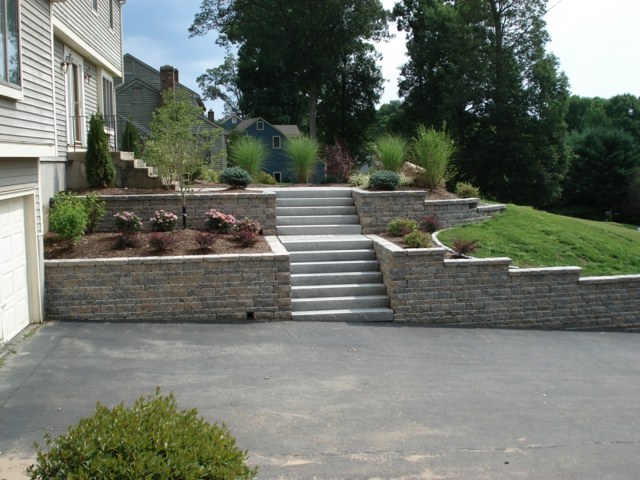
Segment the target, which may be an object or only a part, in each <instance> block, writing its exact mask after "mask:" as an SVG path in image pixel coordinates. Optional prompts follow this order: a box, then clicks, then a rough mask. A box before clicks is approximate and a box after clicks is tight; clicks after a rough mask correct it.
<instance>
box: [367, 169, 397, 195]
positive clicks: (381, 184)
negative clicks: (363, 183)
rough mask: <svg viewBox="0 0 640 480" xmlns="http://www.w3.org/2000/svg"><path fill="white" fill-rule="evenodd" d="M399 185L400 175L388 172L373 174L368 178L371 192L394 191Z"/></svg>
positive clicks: (382, 171)
mask: <svg viewBox="0 0 640 480" xmlns="http://www.w3.org/2000/svg"><path fill="white" fill-rule="evenodd" d="M399 184H400V175H398V174H397V173H396V172H391V171H389V170H381V171H379V172H375V173H374V174H373V175H371V176H370V177H369V188H370V189H371V190H395V189H396V188H398V185H399Z"/></svg>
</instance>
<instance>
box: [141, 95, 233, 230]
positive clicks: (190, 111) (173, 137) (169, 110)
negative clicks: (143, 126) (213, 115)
mask: <svg viewBox="0 0 640 480" xmlns="http://www.w3.org/2000/svg"><path fill="white" fill-rule="evenodd" d="M162 100H163V105H162V107H160V108H158V109H157V110H156V111H155V112H153V118H152V120H151V138H150V139H149V140H147V142H146V144H145V149H144V159H145V161H146V162H147V163H148V164H149V165H151V166H153V167H156V168H157V169H158V172H159V173H160V176H161V177H162V180H163V182H165V183H167V184H175V185H176V186H177V188H178V190H179V195H180V198H181V201H182V225H183V227H184V228H186V226H187V192H188V191H189V190H190V188H191V186H192V184H193V177H194V175H195V174H196V173H197V172H198V170H199V169H201V168H202V167H203V165H204V164H205V162H206V160H207V158H208V157H209V156H210V154H211V150H212V146H213V142H214V140H215V138H216V137H217V136H218V135H219V134H220V131H219V130H211V129H209V128H203V122H202V120H201V119H202V114H201V110H200V108H198V107H197V106H195V105H193V103H192V102H191V100H190V96H189V95H188V94H187V93H186V92H184V91H182V90H176V91H166V92H164V93H163V95H162Z"/></svg>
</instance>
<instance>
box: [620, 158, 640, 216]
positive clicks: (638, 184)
mask: <svg viewBox="0 0 640 480" xmlns="http://www.w3.org/2000/svg"><path fill="white" fill-rule="evenodd" d="M623 213H624V217H625V218H626V219H628V220H629V221H630V222H633V223H635V224H636V225H640V167H638V168H636V169H635V170H634V171H633V172H632V173H631V181H630V182H629V192H628V194H627V199H626V203H625V209H624V211H623Z"/></svg>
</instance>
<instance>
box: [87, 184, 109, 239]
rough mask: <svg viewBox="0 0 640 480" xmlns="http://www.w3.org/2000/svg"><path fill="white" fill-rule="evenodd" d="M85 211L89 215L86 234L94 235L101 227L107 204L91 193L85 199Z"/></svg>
mask: <svg viewBox="0 0 640 480" xmlns="http://www.w3.org/2000/svg"><path fill="white" fill-rule="evenodd" d="M83 203H84V209H85V212H86V213H87V228H86V233H93V232H94V231H95V229H96V228H97V227H98V225H100V222H101V221H102V219H103V218H104V214H105V213H106V202H105V201H104V200H103V199H102V198H101V197H99V196H98V195H97V194H95V193H93V192H92V193H89V194H87V195H86V196H85V197H84V202H83Z"/></svg>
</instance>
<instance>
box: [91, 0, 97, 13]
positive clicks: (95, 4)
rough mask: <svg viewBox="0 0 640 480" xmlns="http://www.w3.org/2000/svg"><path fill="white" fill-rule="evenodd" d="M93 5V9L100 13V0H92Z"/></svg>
mask: <svg viewBox="0 0 640 480" xmlns="http://www.w3.org/2000/svg"><path fill="white" fill-rule="evenodd" d="M91 3H92V4H93V9H94V10H95V11H98V0H91Z"/></svg>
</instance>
